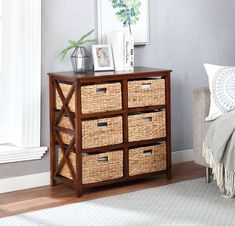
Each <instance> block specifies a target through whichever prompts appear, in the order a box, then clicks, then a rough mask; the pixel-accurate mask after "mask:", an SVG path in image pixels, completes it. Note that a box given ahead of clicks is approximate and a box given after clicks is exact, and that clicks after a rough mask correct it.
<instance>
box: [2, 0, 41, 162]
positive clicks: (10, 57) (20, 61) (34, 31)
mask: <svg viewBox="0 0 235 226" xmlns="http://www.w3.org/2000/svg"><path fill="white" fill-rule="evenodd" d="M0 13H1V14H0V29H1V30H0V37H1V39H0V40H1V43H2V44H1V47H0V55H1V56H2V57H1V58H0V106H1V107H0V109H1V111H0V131H2V132H1V133H0V143H5V142H8V143H11V144H13V145H14V146H16V147H19V149H18V150H17V151H18V152H19V150H22V152H21V153H20V154H21V155H22V154H24V155H25V153H23V152H24V150H26V151H27V153H29V152H30V151H29V149H30V150H32V151H33V149H35V150H39V149H38V148H40V127H41V126H40V114H41V108H40V105H41V0H0ZM14 150H15V149H14ZM43 150H44V152H45V148H43ZM0 151H1V149H0ZM11 154H12V153H11ZM21 158H22V156H21ZM31 159H32V158H31ZM21 160H22V159H21ZM23 160H25V159H23ZM0 163H1V158H0Z"/></svg>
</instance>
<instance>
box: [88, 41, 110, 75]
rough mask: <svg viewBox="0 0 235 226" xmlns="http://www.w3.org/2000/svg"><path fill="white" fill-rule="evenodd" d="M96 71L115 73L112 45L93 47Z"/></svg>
mask: <svg viewBox="0 0 235 226" xmlns="http://www.w3.org/2000/svg"><path fill="white" fill-rule="evenodd" d="M92 58H93V63H94V71H113V70H114V62H113V52H112V47H111V45H92Z"/></svg>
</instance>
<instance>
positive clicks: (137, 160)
mask: <svg viewBox="0 0 235 226" xmlns="http://www.w3.org/2000/svg"><path fill="white" fill-rule="evenodd" d="M166 166H167V164H166V145H165V144H160V145H155V146H148V147H143V148H136V149H131V150H129V175H130V176H135V175H139V174H144V173H153V172H158V171H163V170H166Z"/></svg>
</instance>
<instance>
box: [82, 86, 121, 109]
mask: <svg viewBox="0 0 235 226" xmlns="http://www.w3.org/2000/svg"><path fill="white" fill-rule="evenodd" d="M81 98H82V113H83V114H87V113H96V112H107V111H116V110H120V109H122V92H121V83H106V84H99V85H89V86H82V87H81Z"/></svg>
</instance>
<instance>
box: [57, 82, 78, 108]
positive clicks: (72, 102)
mask: <svg viewBox="0 0 235 226" xmlns="http://www.w3.org/2000/svg"><path fill="white" fill-rule="evenodd" d="M71 87H72V85H69V84H63V83H60V88H61V90H62V92H63V94H64V96H65V98H66V97H67V95H68V93H69V91H70V89H71ZM62 105H63V104H62V101H61V99H60V96H59V94H58V92H57V90H56V109H61V108H62ZM68 106H69V108H70V111H73V112H75V94H73V96H72V98H71V99H70V101H69V104H68Z"/></svg>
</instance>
